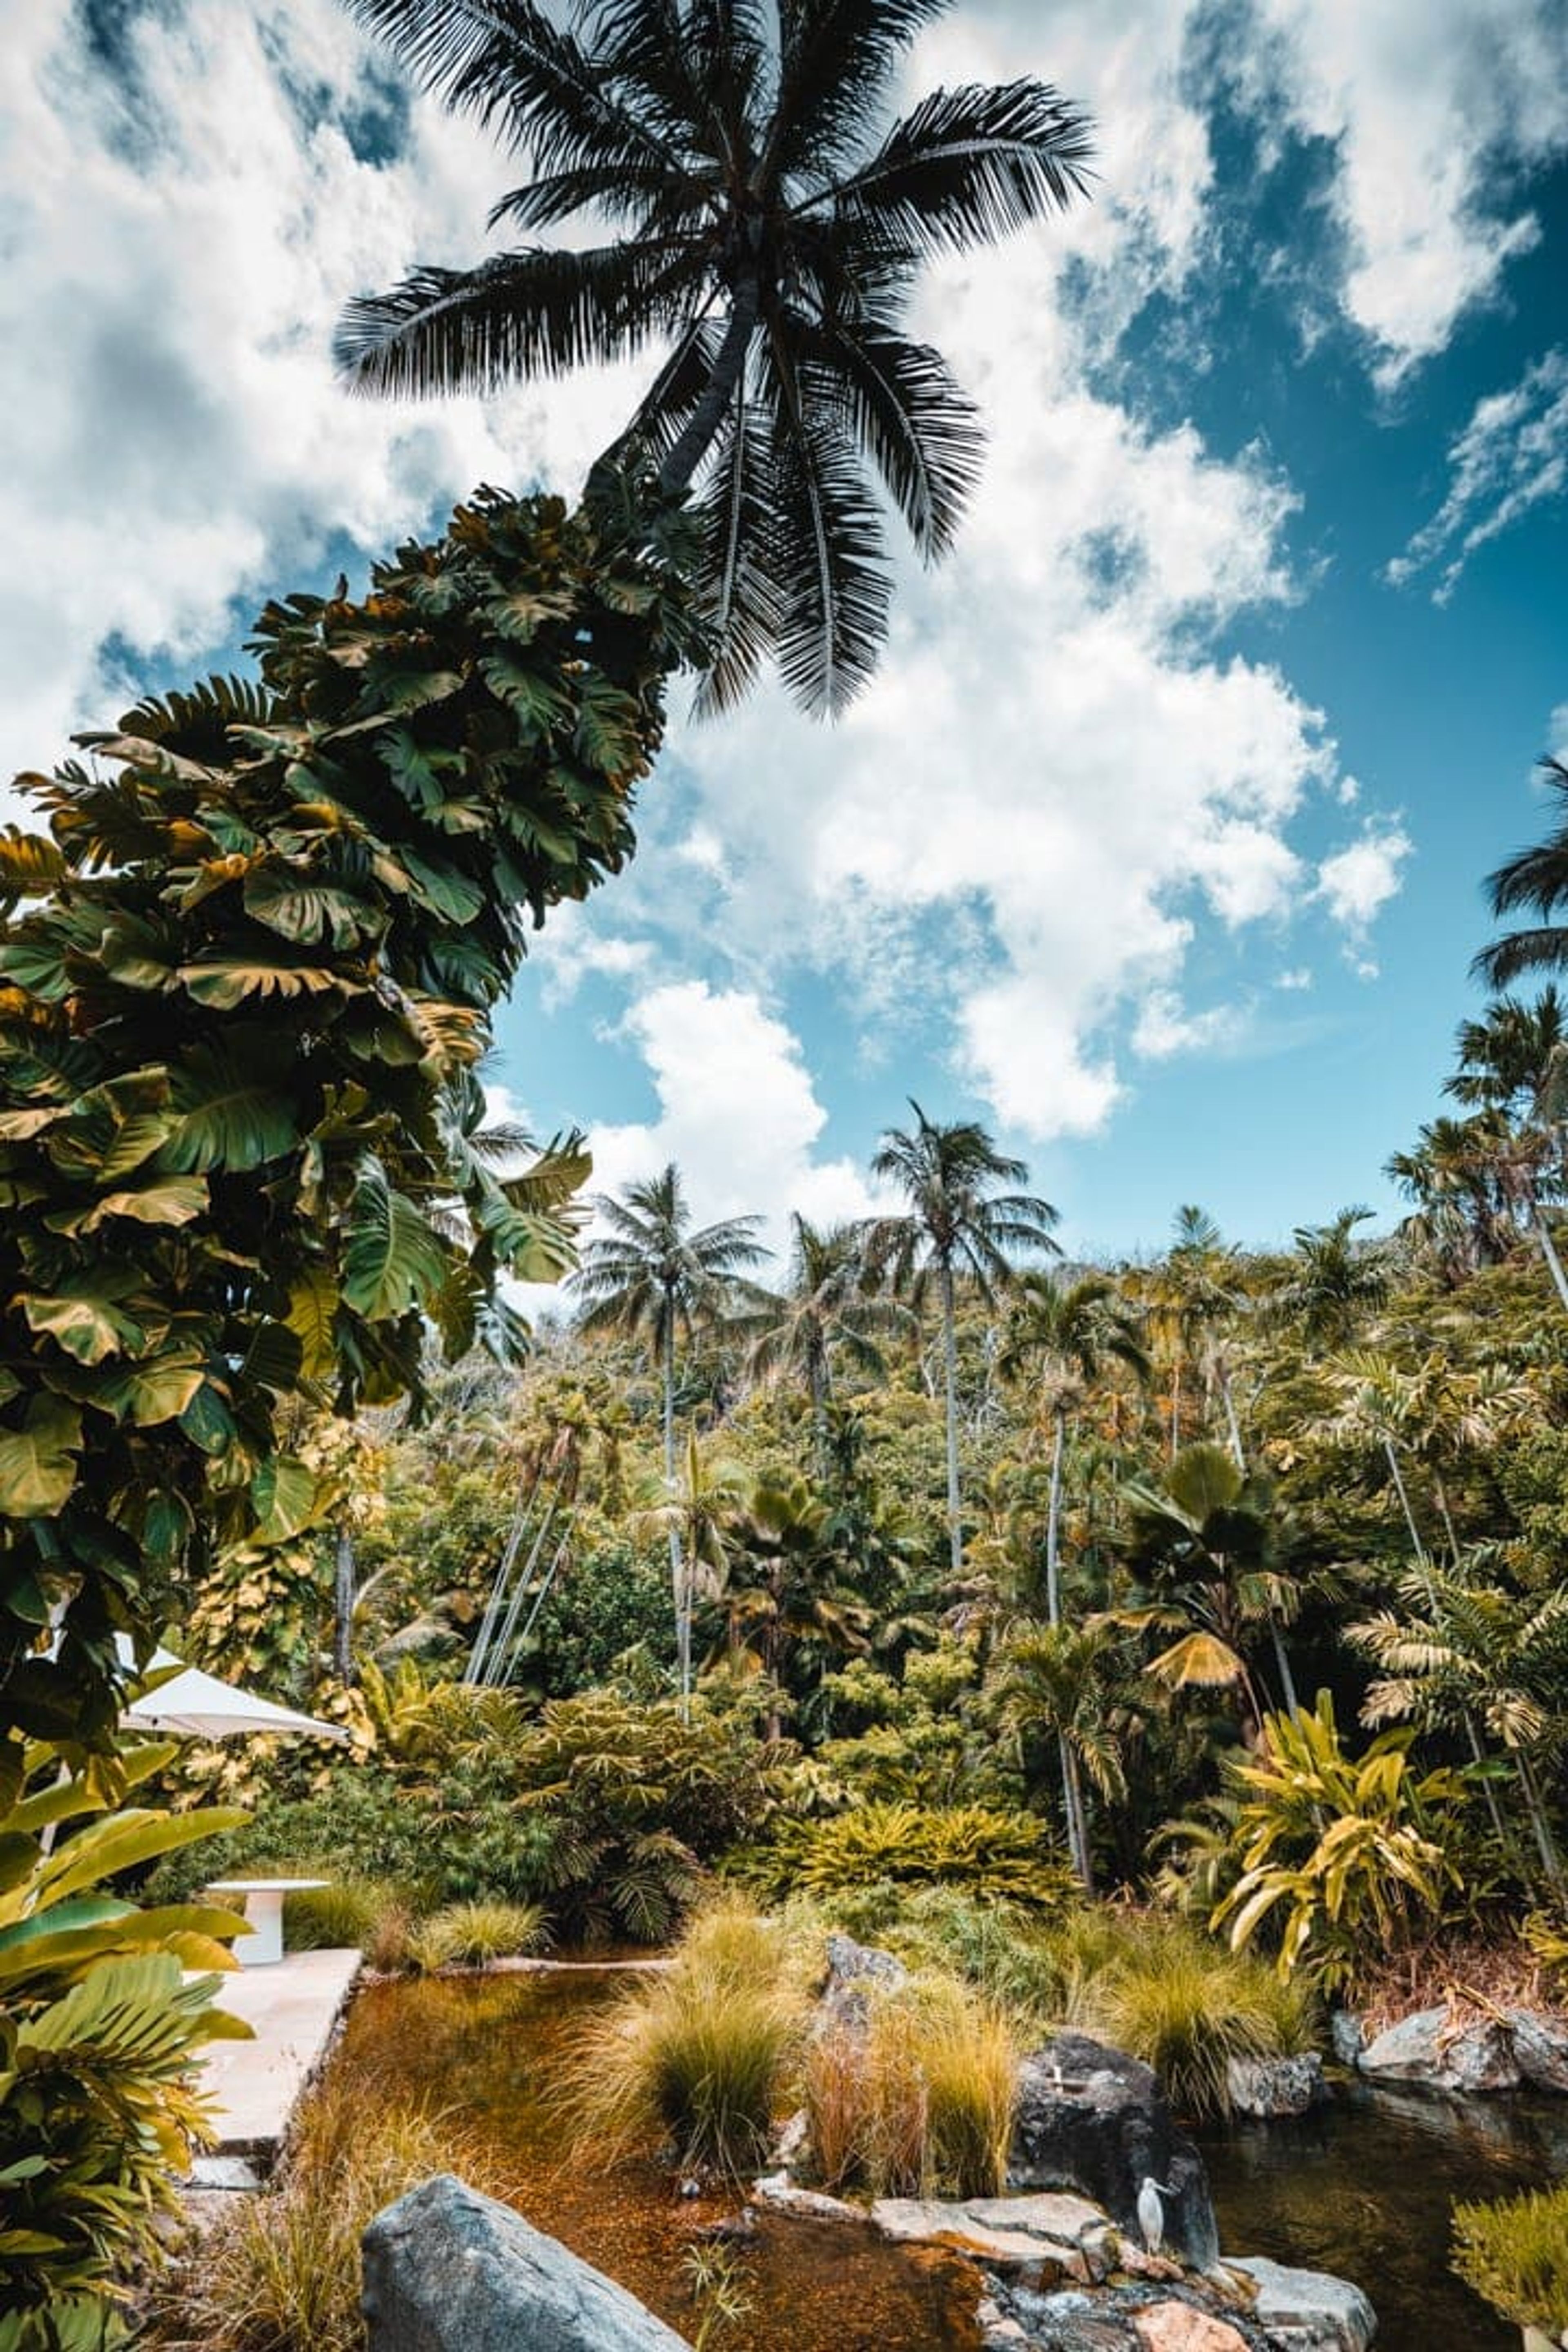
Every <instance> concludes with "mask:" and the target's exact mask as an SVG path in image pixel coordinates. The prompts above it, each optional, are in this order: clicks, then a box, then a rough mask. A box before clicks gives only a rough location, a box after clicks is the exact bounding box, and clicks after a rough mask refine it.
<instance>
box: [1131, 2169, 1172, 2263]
mask: <svg viewBox="0 0 1568 2352" xmlns="http://www.w3.org/2000/svg"><path fill="white" fill-rule="evenodd" d="M1174 2195H1175V2191H1174V2189H1172V2188H1171V2187H1170V2185H1169V2184H1168V2183H1167V2182H1166V2181H1163V2180H1156V2179H1154V2176H1153V2174H1152V2173H1149V2172H1146V2173H1145V2174H1144V2176H1143V2185H1142V2188H1141V2189H1139V2191H1138V2227H1139V2228H1140V2230H1142V2232H1143V2243H1144V2244H1145V2245H1146V2246H1147V2247H1148V2249H1149V2252H1151V2253H1152V2254H1157V2253H1158V2252H1159V2251H1160V2246H1161V2242H1162V2241H1163V2238H1164V2235H1165V2209H1164V2206H1163V2204H1162V2203H1161V2201H1160V2200H1161V2199H1162V2198H1163V2197H1173V2196H1174Z"/></svg>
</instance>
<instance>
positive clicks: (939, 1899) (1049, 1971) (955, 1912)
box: [785, 1878, 1062, 2021]
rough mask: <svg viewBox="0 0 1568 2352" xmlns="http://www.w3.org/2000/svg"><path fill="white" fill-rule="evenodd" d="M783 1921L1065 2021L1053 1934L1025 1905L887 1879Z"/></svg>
mask: <svg viewBox="0 0 1568 2352" xmlns="http://www.w3.org/2000/svg"><path fill="white" fill-rule="evenodd" d="M785 1916H786V1917H788V1918H790V1919H791V1920H792V1922H794V1921H795V1920H799V1921H800V1922H802V1923H803V1924H804V1923H805V1921H806V1920H810V1921H811V1922H812V1923H813V1924H814V1925H815V1926H816V1927H817V1929H818V1931H819V1932H820V1929H821V1927H823V1926H824V1925H826V1926H831V1927H842V1928H843V1929H845V1930H846V1931H847V1933H848V1934H849V1935H851V1936H853V1937H855V1938H856V1940H857V1941H858V1942H859V1943H863V1944H877V1945H881V1946H883V1947H885V1948H886V1949H888V1950H889V1951H892V1952H896V1953H897V1954H898V1956H899V1958H900V1959H901V1960H903V1961H905V1962H907V1964H908V1965H909V1966H910V1968H912V1969H937V1970H944V1969H945V1970H948V1971H950V1972H951V1973H952V1974H953V1975H954V1976H957V1977H961V1978H962V1979H963V1981H964V1983H965V1984H968V1985H973V1987H974V1988H975V1989H976V1990H978V1991H980V1992H983V1993H984V1994H986V1995H987V1997H988V1998H989V1999H990V2000H994V2001H996V2002H997V2003H999V2004H1000V2005H1001V2006H1002V2007H1003V2008H1005V2009H1008V2010H1011V2011H1016V2012H1019V2013H1020V2014H1022V2015H1025V2016H1027V2017H1030V2018H1033V2019H1035V2020H1037V2021H1044V2020H1045V2019H1046V2018H1047V2017H1049V2018H1055V2017H1058V2016H1059V2014H1060V2011H1061V1991H1062V1979H1061V1970H1060V1968H1059V1965H1058V1958H1057V1950H1056V1937H1055V1930H1054V1929H1053V1928H1051V1927H1047V1926H1045V1925H1043V1923H1042V1922H1041V1920H1040V1919H1039V1917H1038V1916H1037V1914H1036V1913H1033V1912H1031V1911H1029V1910H1027V1909H1026V1908H1025V1906H1023V1905H1021V1904H1016V1903H1008V1902H1005V1901H991V1902H988V1901H986V1900H985V1899H984V1897H982V1896H980V1895H970V1894H966V1893H964V1892H963V1889H962V1888H959V1887H956V1886H942V1885H935V1886H925V1885H897V1884H896V1883H895V1882H894V1881H893V1880H891V1879H886V1878H884V1879H879V1880H877V1881H876V1882H875V1883H874V1884H873V1885H869V1886H862V1887H852V1888H849V1889H847V1891H845V1892H843V1893H840V1894H837V1895H833V1896H832V1897H831V1898H821V1897H816V1896H805V1897H799V1898H797V1900H796V1902H795V1904H793V1905H791V1906H788V1908H787V1910H786V1914H785Z"/></svg>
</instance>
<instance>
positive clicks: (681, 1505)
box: [637, 1429, 743, 1710]
mask: <svg viewBox="0 0 1568 2352" xmlns="http://www.w3.org/2000/svg"><path fill="white" fill-rule="evenodd" d="M742 1492H743V1488H742V1478H741V1474H740V1472H739V1470H737V1469H736V1468H735V1467H734V1465H733V1464H731V1463H728V1462H721V1461H717V1460H714V1459H712V1458H710V1456H709V1455H707V1454H704V1453H703V1451H702V1449H701V1447H700V1445H699V1444H698V1443H697V1432H696V1431H695V1430H694V1429H689V1430H688V1431H687V1433H686V1454H685V1457H684V1459H683V1461H682V1464H681V1475H680V1476H679V1479H677V1478H676V1477H675V1476H674V1475H671V1474H670V1473H668V1472H667V1474H666V1475H665V1478H664V1481H663V1484H662V1486H661V1487H660V1488H659V1489H658V1500H657V1501H653V1502H649V1503H647V1505H646V1506H645V1507H644V1508H643V1509H642V1510H641V1511H639V1512H638V1513H637V1518H638V1520H639V1522H640V1523H641V1524H642V1525H643V1526H645V1527H650V1528H664V1529H665V1530H666V1532H667V1533H668V1537H669V1565H670V1573H671V1575H672V1577H673V1578H674V1581H675V1592H674V1598H675V1646H676V1659H677V1665H678V1669H679V1681H680V1704H681V1707H682V1709H683V1710H689V1707H690V1705H691V1622H692V1619H693V1617H694V1616H695V1615H696V1613H697V1601H698V1595H699V1589H700V1588H701V1590H702V1591H703V1595H704V1597H705V1598H706V1599H708V1600H710V1601H711V1600H713V1599H715V1598H716V1597H717V1595H718V1594H719V1592H720V1591H721V1589H722V1587H723V1583H724V1577H725V1573H726V1571H727V1570H728V1568H729V1564H730V1543H729V1535H728V1529H729V1526H730V1521H731V1517H732V1515H733V1513H734V1512H735V1510H736V1509H737V1508H738V1507H739V1505H740V1502H741V1497H742Z"/></svg>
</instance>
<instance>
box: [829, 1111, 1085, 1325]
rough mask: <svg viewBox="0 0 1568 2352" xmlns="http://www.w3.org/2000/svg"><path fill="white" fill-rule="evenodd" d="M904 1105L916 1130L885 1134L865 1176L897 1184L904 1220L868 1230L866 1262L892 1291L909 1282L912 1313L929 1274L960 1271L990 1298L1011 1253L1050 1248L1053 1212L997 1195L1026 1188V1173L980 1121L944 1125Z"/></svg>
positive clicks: (1046, 1205) (1025, 1195) (884, 1220)
mask: <svg viewBox="0 0 1568 2352" xmlns="http://www.w3.org/2000/svg"><path fill="white" fill-rule="evenodd" d="M910 1109H911V1110H912V1111H913V1112H914V1115H915V1125H914V1126H913V1127H912V1128H910V1129H903V1128H896V1127H895V1128H889V1129H888V1130H887V1132H886V1133H885V1134H884V1136H883V1138H882V1140H881V1143H880V1144H879V1147H878V1149H877V1151H876V1153H875V1154H874V1156H873V1158H872V1160H871V1172H872V1174H873V1175H875V1176H879V1177H881V1178H883V1179H884V1180H885V1181H889V1182H892V1183H894V1184H897V1186H898V1187H899V1189H900V1192H902V1193H903V1195H904V1197H905V1199H906V1200H907V1201H908V1202H909V1204H910V1206H909V1213H908V1214H907V1215H905V1216H901V1217H898V1216H894V1217H881V1218H879V1219H878V1220H877V1222H876V1223H875V1224H874V1225H873V1227H872V1229H871V1234H870V1238H869V1244H868V1247H869V1254H870V1258H871V1263H872V1264H873V1265H877V1266H879V1267H881V1268H883V1269H885V1270H886V1271H887V1273H888V1274H889V1276H890V1277H891V1279H892V1283H893V1286H894V1288H895V1289H900V1290H901V1289H903V1288H905V1287H906V1286H907V1287H908V1288H909V1289H910V1295H911V1297H913V1299H914V1302H915V1304H916V1306H917V1307H918V1306H919V1305H920V1304H921V1300H922V1298H923V1297H924V1295H925V1290H926V1286H927V1285H928V1283H929V1280H930V1277H931V1275H932V1274H941V1275H946V1274H952V1273H967V1274H969V1275H970V1276H972V1278H973V1281H974V1283H975V1285H976V1286H977V1287H978V1289H979V1291H980V1293H981V1296H982V1297H984V1298H986V1299H990V1298H991V1297H993V1296H994V1290H995V1287H996V1285H997V1284H998V1283H1001V1282H1005V1280H1006V1279H1007V1278H1008V1276H1010V1274H1011V1272H1012V1254H1013V1253H1014V1252H1016V1251H1020V1250H1034V1251H1045V1252H1050V1253H1053V1254H1055V1253H1056V1252H1057V1248H1058V1244H1057V1243H1056V1242H1055V1240H1054V1239H1053V1238H1052V1233H1051V1228H1052V1227H1053V1225H1055V1223H1057V1212H1056V1210H1055V1209H1054V1208H1052V1206H1051V1204H1050V1202H1048V1201H1042V1200H1039V1199H1037V1197H1036V1196H1035V1195H1034V1194H1033V1193H1030V1192H999V1191H998V1190H997V1189H996V1188H997V1187H998V1186H999V1185H1003V1184H1023V1183H1026V1181H1027V1180H1028V1174H1029V1171H1028V1169H1027V1168H1026V1165H1025V1163H1024V1162H1023V1160H1009V1159H1007V1158H1006V1157H1005V1155H1004V1154H1003V1153H1002V1152H999V1151H998V1150H997V1149H996V1146H995V1143H994V1140H993V1139H992V1137H991V1136H990V1134H989V1133H988V1132H987V1130H986V1129H984V1127H981V1126H980V1125H978V1124H977V1122H975V1121H973V1120H971V1119H961V1120H955V1121H954V1122H953V1123H952V1125H951V1126H942V1125H940V1124H938V1122H936V1121H935V1120H933V1119H929V1118H927V1117H926V1115H925V1113H924V1111H923V1110H922V1109H921V1107H920V1105H919V1103H918V1102H916V1101H915V1100H914V1099H913V1097H911V1098H910Z"/></svg>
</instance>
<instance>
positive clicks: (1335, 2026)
mask: <svg viewBox="0 0 1568 2352" xmlns="http://www.w3.org/2000/svg"><path fill="white" fill-rule="evenodd" d="M1329 2047H1330V2049H1331V2051H1332V2052H1333V2053H1334V2056H1335V2057H1336V2058H1337V2059H1338V2061H1339V2063H1340V2064H1341V2065H1342V2066H1353V2065H1355V2064H1356V2063H1357V2062H1358V2061H1359V2059H1360V2057H1361V2053H1362V2052H1363V2050H1364V2049H1365V2047H1366V2034H1365V2032H1364V2031H1363V2026H1362V2021H1361V2020H1360V2018H1359V2017H1357V2016H1356V2014H1355V2012H1354V2011H1353V2010H1349V2009H1336V2010H1334V2011H1331V2014H1330V2018H1329Z"/></svg>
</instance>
